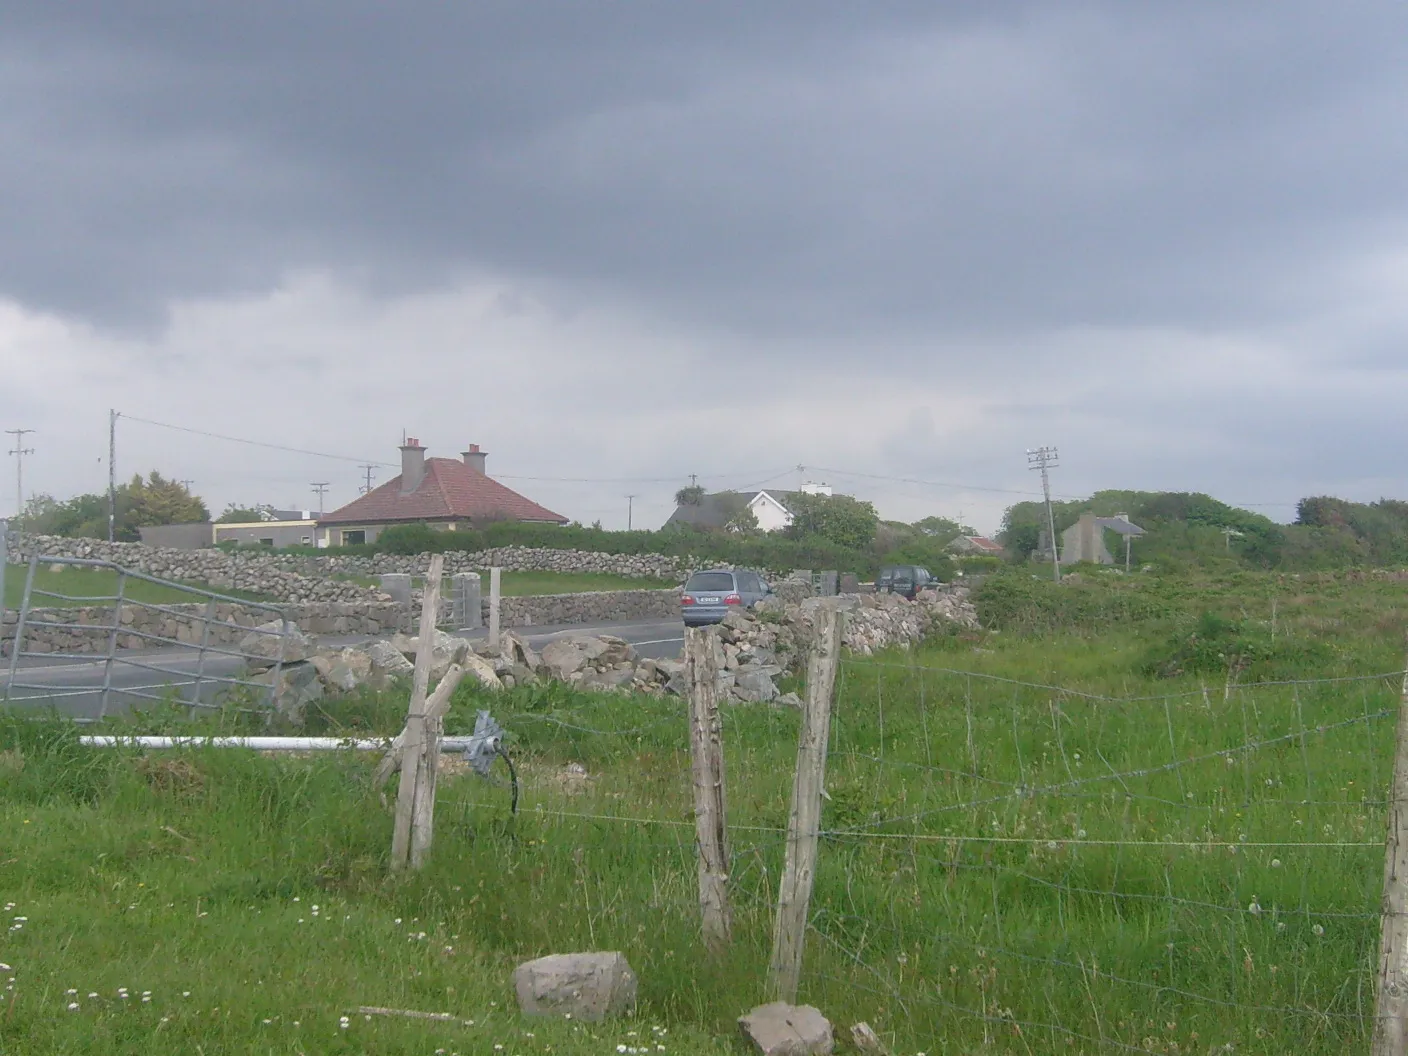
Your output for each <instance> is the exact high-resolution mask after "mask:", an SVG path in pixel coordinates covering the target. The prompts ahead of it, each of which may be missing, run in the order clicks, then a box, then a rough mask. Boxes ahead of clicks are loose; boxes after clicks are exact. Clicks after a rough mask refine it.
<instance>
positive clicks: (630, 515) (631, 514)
mask: <svg viewBox="0 0 1408 1056" xmlns="http://www.w3.org/2000/svg"><path fill="white" fill-rule="evenodd" d="M635 508H636V497H635V496H634V495H627V496H626V531H628V532H629V531H630V530H631V528H632V526H633V525H634V524H635Z"/></svg>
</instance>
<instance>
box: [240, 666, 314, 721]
mask: <svg viewBox="0 0 1408 1056" xmlns="http://www.w3.org/2000/svg"><path fill="white" fill-rule="evenodd" d="M277 673H278V678H277V680H276V679H275V678H274V675H275V672H274V671H273V670H269V671H266V672H264V674H262V675H259V676H258V677H256V678H255V679H254V681H255V682H256V683H261V684H263V685H266V686H268V685H272V686H273V687H274V709H275V710H276V711H277V712H278V713H279V714H280V715H282V716H283V717H284V718H286V719H288V720H289V721H290V722H291V723H293V724H294V725H295V726H302V725H303V716H304V712H305V711H306V710H307V707H308V705H309V704H312V703H313V702H314V701H316V700H321V699H322V697H323V683H322V682H321V681H320V680H319V679H318V671H317V668H315V667H314V666H313V665H312V664H309V663H297V664H285V665H284V666H283V667H281V668H280V669H279V671H278V672H277Z"/></svg>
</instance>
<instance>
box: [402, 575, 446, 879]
mask: <svg viewBox="0 0 1408 1056" xmlns="http://www.w3.org/2000/svg"><path fill="white" fill-rule="evenodd" d="M444 566H445V558H444V555H442V554H436V555H434V556H433V557H432V558H431V559H430V571H429V573H427V575H426V577H425V595H424V597H423V598H422V599H421V605H420V640H419V642H418V643H417V645H416V668H415V674H414V676H413V680H412V682H411V703H410V707H409V708H408V709H407V712H406V729H405V732H404V734H403V738H404V739H403V741H402V744H401V787H400V788H399V790H398V791H397V795H396V821H395V828H394V829H393V830H392V836H391V868H392V869H400V868H401V867H402V866H404V865H405V864H406V863H407V861H408V858H409V852H410V849H411V822H412V820H413V818H414V816H415V805H416V792H417V790H418V788H419V786H420V785H421V783H422V780H423V775H422V773H421V768H422V766H423V765H424V763H425V762H426V759H425V752H424V751H423V748H424V746H425V734H426V729H425V725H426V724H425V697H426V691H427V689H428V688H429V686H430V664H431V660H432V654H433V653H434V652H435V619H436V617H437V616H438V615H439V611H440V576H441V573H442V571H443V569H444Z"/></svg>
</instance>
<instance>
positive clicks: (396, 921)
mask: <svg viewBox="0 0 1408 1056" xmlns="http://www.w3.org/2000/svg"><path fill="white" fill-rule="evenodd" d="M393 923H396V924H399V923H401V918H400V917H397V918H396V920H395V921H394V922H393Z"/></svg>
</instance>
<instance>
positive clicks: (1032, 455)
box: [1027, 447, 1061, 583]
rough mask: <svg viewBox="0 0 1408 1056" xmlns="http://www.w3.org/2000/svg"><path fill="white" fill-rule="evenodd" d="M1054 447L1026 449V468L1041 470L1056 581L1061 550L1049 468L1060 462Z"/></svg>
mask: <svg viewBox="0 0 1408 1056" xmlns="http://www.w3.org/2000/svg"><path fill="white" fill-rule="evenodd" d="M1059 457H1060V456H1059V455H1057V453H1056V449H1055V448H1054V447H1038V448H1036V449H1035V450H1030V449H1029V450H1028V451H1027V468H1028V469H1039V470H1041V491H1042V494H1043V495H1045V496H1046V529H1047V531H1048V532H1049V533H1050V535H1051V571H1052V575H1053V577H1054V578H1055V580H1056V582H1058V583H1059V582H1061V552H1060V550H1059V549H1058V548H1057V545H1056V515H1055V514H1054V513H1052V512H1051V477H1050V475H1049V473H1048V471H1049V470H1053V469H1055V468H1057V467H1058V466H1059V465H1060V463H1059V462H1058V461H1057V459H1058V458H1059Z"/></svg>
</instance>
